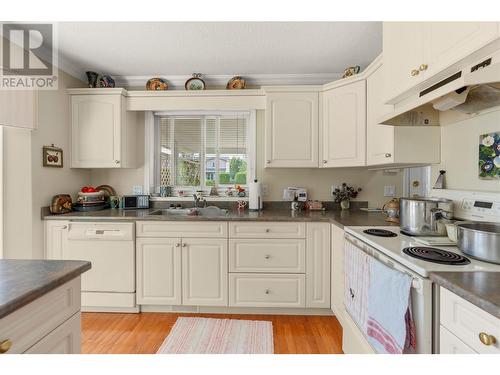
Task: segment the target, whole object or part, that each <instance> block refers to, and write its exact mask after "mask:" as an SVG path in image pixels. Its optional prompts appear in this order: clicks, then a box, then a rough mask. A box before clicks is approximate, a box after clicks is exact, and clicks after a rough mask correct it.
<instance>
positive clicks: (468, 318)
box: [439, 288, 500, 354]
mask: <svg viewBox="0 0 500 375" xmlns="http://www.w3.org/2000/svg"><path fill="white" fill-rule="evenodd" d="M439 305H440V306H439V311H440V324H441V328H444V329H446V330H447V331H449V333H450V334H452V335H453V336H454V337H455V339H453V338H452V339H453V344H450V341H451V339H450V336H449V335H448V336H447V335H446V331H445V336H444V341H443V337H442V336H441V337H440V352H441V353H449V354H451V353H454V352H460V353H461V352H464V351H466V350H467V348H469V349H470V350H472V351H474V352H476V353H480V354H483V353H484V354H500V342H499V339H500V319H498V318H497V317H495V316H493V315H491V314H489V313H487V312H486V311H484V310H482V309H480V308H479V307H477V306H476V305H473V304H472V303H470V302H469V301H466V300H465V299H463V298H462V297H460V296H458V295H456V294H455V293H453V292H451V291H449V290H448V289H444V288H440V300H439ZM458 341H460V342H461V343H459V342H458Z"/></svg>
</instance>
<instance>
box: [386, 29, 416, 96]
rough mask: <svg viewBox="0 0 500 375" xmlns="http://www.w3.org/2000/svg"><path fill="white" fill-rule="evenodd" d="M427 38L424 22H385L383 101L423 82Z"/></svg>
mask: <svg viewBox="0 0 500 375" xmlns="http://www.w3.org/2000/svg"><path fill="white" fill-rule="evenodd" d="M424 39H425V38H424V23H423V22H384V26H383V53H384V66H385V68H384V81H385V82H386V85H385V89H384V92H383V93H382V97H383V98H384V102H387V101H388V100H391V99H393V98H394V97H396V96H398V95H400V94H402V93H403V92H404V91H406V90H408V89H409V88H410V87H412V86H414V85H416V84H417V83H420V82H421V81H422V79H423V77H424V76H425V74H421V72H420V71H419V70H418V69H419V66H420V65H421V64H423V63H424ZM414 70H415V71H417V73H413V74H414V75H412V71H414Z"/></svg>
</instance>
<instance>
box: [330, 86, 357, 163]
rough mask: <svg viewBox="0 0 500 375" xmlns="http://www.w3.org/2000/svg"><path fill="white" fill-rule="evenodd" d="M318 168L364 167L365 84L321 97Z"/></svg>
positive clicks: (336, 89) (333, 91)
mask: <svg viewBox="0 0 500 375" xmlns="http://www.w3.org/2000/svg"><path fill="white" fill-rule="evenodd" d="M321 107H322V120H321V139H322V142H321V143H320V148H321V156H322V157H321V162H320V167H324V168H329V167H355V166H363V165H365V164H366V160H365V158H366V150H365V144H366V134H365V132H366V84H365V80H364V79H362V80H358V81H355V82H352V83H348V84H346V85H344V86H340V87H335V88H333V89H330V90H327V91H325V92H323V93H322V103H321Z"/></svg>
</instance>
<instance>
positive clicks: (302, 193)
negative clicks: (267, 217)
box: [283, 187, 307, 202]
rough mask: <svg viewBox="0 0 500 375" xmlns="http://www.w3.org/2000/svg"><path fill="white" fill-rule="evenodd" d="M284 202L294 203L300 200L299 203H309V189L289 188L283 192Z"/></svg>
mask: <svg viewBox="0 0 500 375" xmlns="http://www.w3.org/2000/svg"><path fill="white" fill-rule="evenodd" d="M283 200H284V201H287V202H292V201H294V200H298V201H299V202H307V189H304V188H299V187H287V188H286V189H284V190H283Z"/></svg>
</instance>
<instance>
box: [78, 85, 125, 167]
mask: <svg viewBox="0 0 500 375" xmlns="http://www.w3.org/2000/svg"><path fill="white" fill-rule="evenodd" d="M121 117H122V114H121V95H72V96H71V167H73V168H119V167H120V155H121V134H120V131H121V129H120V123H121Z"/></svg>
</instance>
